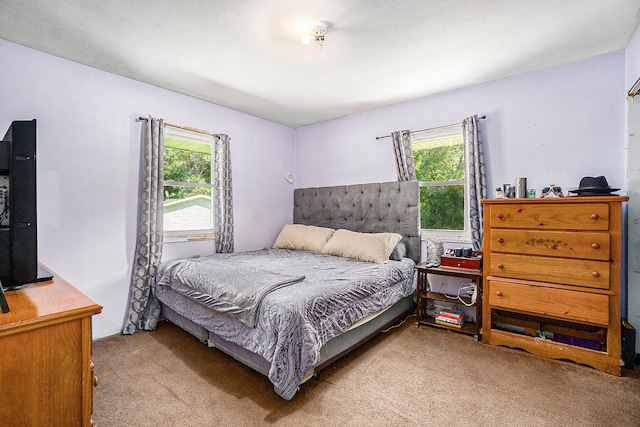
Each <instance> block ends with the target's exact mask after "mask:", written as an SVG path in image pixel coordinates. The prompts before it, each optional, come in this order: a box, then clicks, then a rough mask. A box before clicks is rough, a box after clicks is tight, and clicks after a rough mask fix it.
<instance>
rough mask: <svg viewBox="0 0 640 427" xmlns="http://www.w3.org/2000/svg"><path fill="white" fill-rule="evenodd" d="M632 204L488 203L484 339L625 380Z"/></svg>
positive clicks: (603, 199)
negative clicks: (624, 270) (625, 255)
mask: <svg viewBox="0 0 640 427" xmlns="http://www.w3.org/2000/svg"><path fill="white" fill-rule="evenodd" d="M627 200H628V198H627V197H626V196H591V197H564V198H553V199H549V198H544V199H542V198H538V199H485V200H482V201H481V203H482V205H483V208H484V210H483V212H484V214H483V215H484V230H483V231H484V236H483V254H484V272H483V333H482V341H483V342H484V343H487V344H492V345H504V346H508V347H513V348H520V349H523V350H526V351H528V352H530V353H533V354H536V355H539V356H543V357H548V358H553V359H567V360H571V361H573V362H576V363H580V364H583V365H587V366H591V367H593V368H595V369H598V370H600V371H604V372H608V373H610V374H613V375H618V376H619V375H620V374H621V370H620V367H621V365H622V359H621V349H620V346H621V316H620V304H621V301H620V291H621V288H620V287H621V263H622V220H623V217H622V204H623V203H624V202H626V201H627Z"/></svg>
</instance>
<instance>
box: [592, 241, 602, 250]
mask: <svg viewBox="0 0 640 427" xmlns="http://www.w3.org/2000/svg"><path fill="white" fill-rule="evenodd" d="M591 247H592V248H593V249H600V243H597V242H595V243H592V244H591Z"/></svg>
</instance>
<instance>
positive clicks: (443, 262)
mask: <svg viewBox="0 0 640 427" xmlns="http://www.w3.org/2000/svg"><path fill="white" fill-rule="evenodd" d="M440 266H441V267H454V268H465V269H468V270H480V268H481V267H482V256H481V255H478V256H473V257H463V256H447V255H442V256H441V257H440Z"/></svg>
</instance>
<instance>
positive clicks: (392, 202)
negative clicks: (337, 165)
mask: <svg viewBox="0 0 640 427" xmlns="http://www.w3.org/2000/svg"><path fill="white" fill-rule="evenodd" d="M293 222H294V223H296V224H304V225H316V226H319V227H331V228H335V229H339V228H344V229H347V230H351V231H357V232H361V233H383V232H393V233H398V234H401V235H402V241H403V242H406V244H407V256H408V257H409V258H411V259H413V260H414V261H415V262H419V261H420V187H419V184H418V181H393V182H383V183H373V184H355V185H342V186H336V187H317V188H298V189H296V190H295V191H294V193H293Z"/></svg>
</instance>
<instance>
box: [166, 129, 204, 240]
mask: <svg viewBox="0 0 640 427" xmlns="http://www.w3.org/2000/svg"><path fill="white" fill-rule="evenodd" d="M213 144H214V140H213V136H211V135H208V134H206V133H202V132H196V131H192V130H188V129H183V128H178V127H175V126H171V125H165V134H164V219H163V231H164V239H165V241H169V242H171V241H174V242H175V241H185V240H205V239H207V240H208V239H213V238H214V233H213V202H212V201H213V198H212V192H213V186H212V185H211V161H212V158H211V157H212V156H211V153H212V152H211V147H212V145H213Z"/></svg>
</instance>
